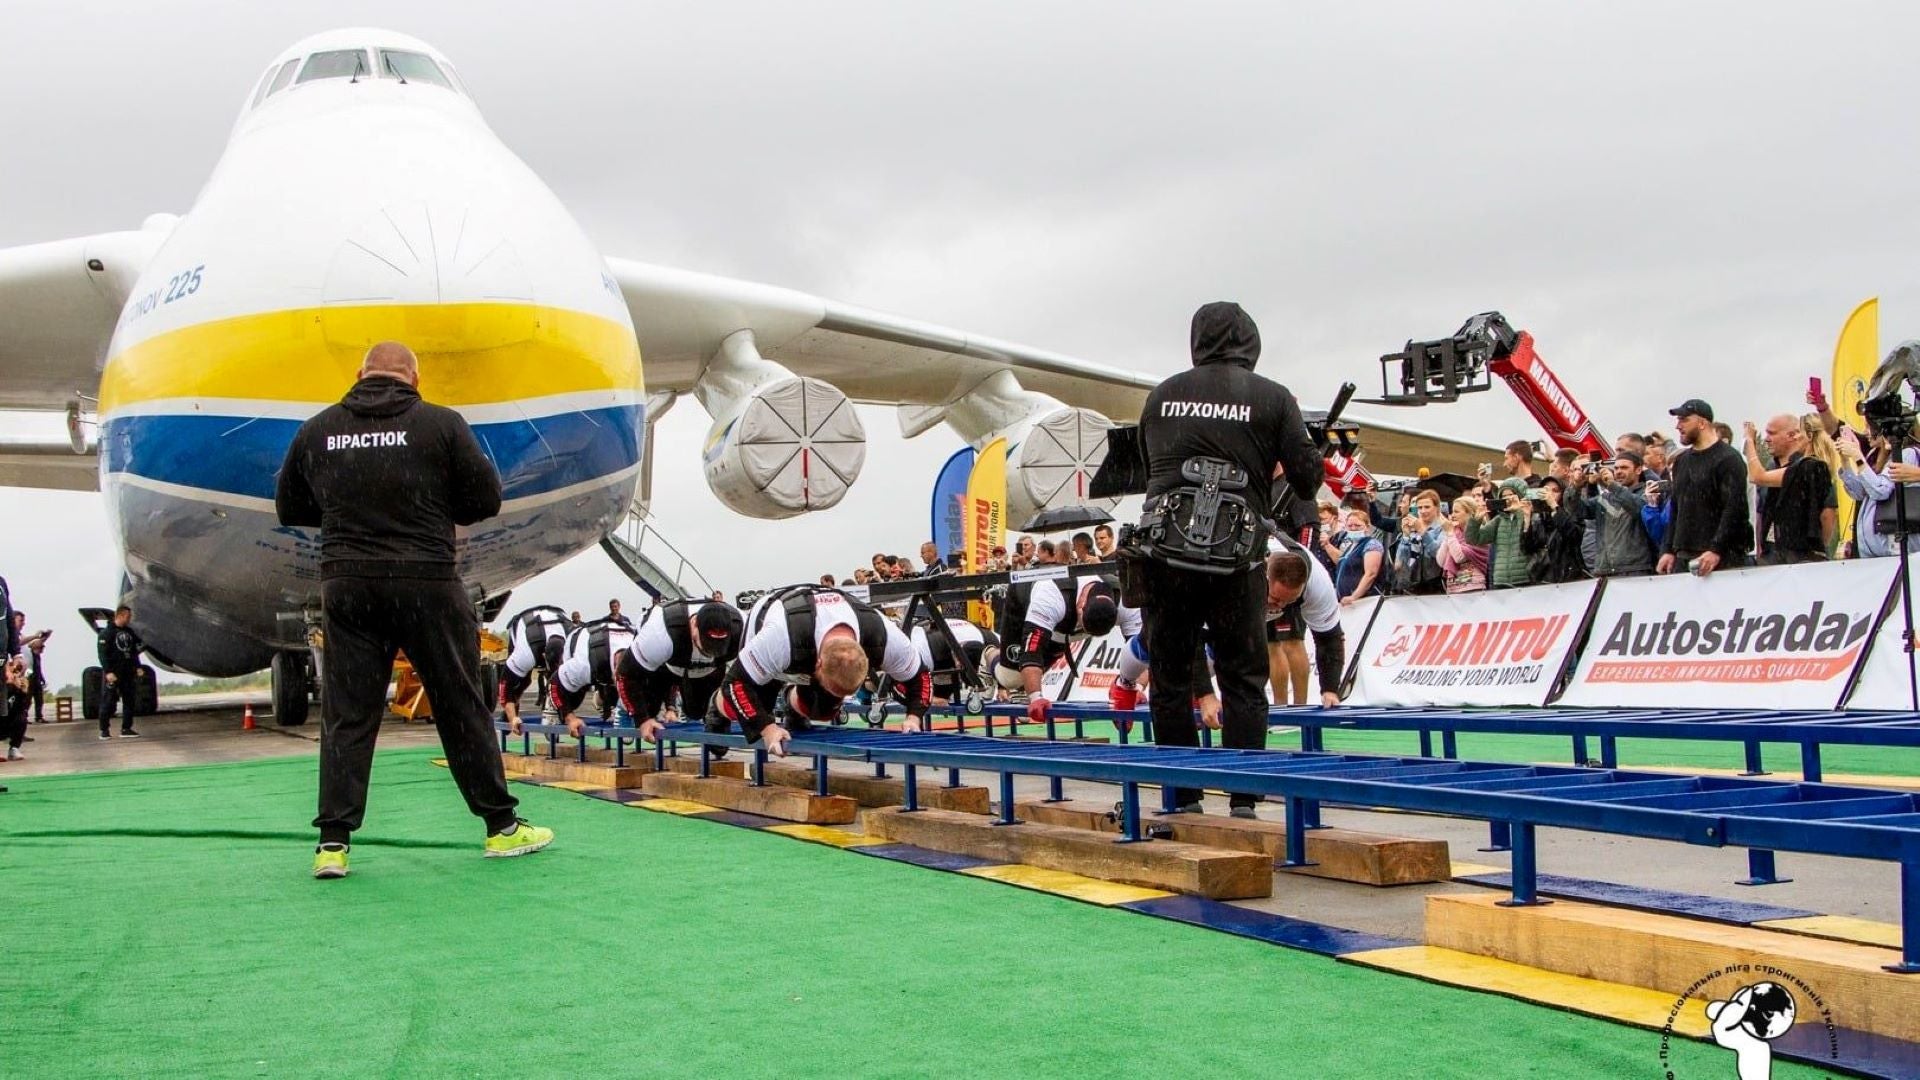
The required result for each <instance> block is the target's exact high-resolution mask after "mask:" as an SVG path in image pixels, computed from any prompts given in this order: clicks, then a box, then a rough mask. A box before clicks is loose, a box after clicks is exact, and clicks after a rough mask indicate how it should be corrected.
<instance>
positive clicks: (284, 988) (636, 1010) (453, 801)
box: [0, 751, 1817, 1080]
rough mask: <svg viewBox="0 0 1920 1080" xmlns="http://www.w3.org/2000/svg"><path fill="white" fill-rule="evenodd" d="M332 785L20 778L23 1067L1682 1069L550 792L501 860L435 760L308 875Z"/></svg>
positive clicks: (230, 773) (1463, 1004)
mask: <svg viewBox="0 0 1920 1080" xmlns="http://www.w3.org/2000/svg"><path fill="white" fill-rule="evenodd" d="M313 771H314V765H313V762H312V760H311V759H280V760H272V761H260V762H249V763H244V764H236V765H217V766H203V767H193V768H184V769H171V770H156V771H150V772H130V773H115V774H92V775H86V776H69V777H48V778H30V779H21V780H16V781H11V782H12V784H13V787H14V791H13V793H12V794H9V795H0V897H4V898H5V901H6V909H7V915H8V919H7V923H6V930H5V933H4V936H3V937H0V948H3V949H4V952H0V1002H4V1003H5V1008H4V1012H0V1075H4V1076H8V1077H33V1078H45V1077H69V1076H98V1077H146V1076H183V1077H195V1078H201V1077H228V1076H265V1077H332V1076H338V1077H372V1076H393V1077H415V1076H484V1077H495V1076H498V1077H546V1076H555V1077H560V1076H566V1077H572V1076H622V1077H628V1076H666V1077H757V1076H780V1077H796V1076H832V1077H849V1076H899V1077H921V1076H969V1077H1012V1076H1018V1077H1027V1076H1032V1077H1076V1076H1085V1077H1100V1078H1112V1077H1126V1076H1142V1077H1149V1076H1150V1077H1156V1078H1158V1077H1166V1076H1210V1077H1230V1076H1298V1077H1364V1078H1367V1080H1376V1078H1378V1077H1382V1076H1422V1077H1473V1078H1476V1080H1484V1078H1489V1077H1520V1076H1530V1077H1556V1078H1566V1077H1636V1076H1655V1075H1658V1069H1657V1053H1658V1043H1659V1038H1658V1036H1657V1035H1656V1034H1654V1033H1650V1032H1646V1031H1640V1030H1635V1029H1631V1028H1625V1027H1619V1026H1616V1025H1612V1024H1607V1023H1604V1022H1601V1021H1596V1020H1590V1019H1585V1018H1581V1017H1576V1016H1571V1015H1568V1014H1563V1013H1560V1012H1556V1011H1553V1010H1550V1009H1545V1008H1538V1007H1534V1006H1529V1005H1524V1004H1520V1003H1517V1002H1513V1001H1509V1000H1506V999H1503V998H1497V997H1491V996H1484V995H1478V994H1472V993H1468V992H1464V991H1459V990H1454V989H1450V988H1445V987H1439V986H1433V985H1428V984H1425V983H1421V982H1417V981H1414V980H1410V979H1404V978H1399V977H1396V976H1391V975H1386V974H1382V973H1378V972H1372V971H1366V970H1362V969H1359V968H1355V967H1352V966H1348V965H1342V964H1339V963H1336V962H1334V961H1331V960H1326V959H1322V958H1320V957H1316V956H1311V955H1308V954H1305V953H1298V952H1291V951H1287V950H1284V949H1280V948H1277V947H1274V946H1271V945H1266V944H1262V943H1259V942H1253V941H1248V940H1244V939H1238V938H1232V937H1228V936H1225V935H1222V934H1217V933H1214V932H1211V931H1206V930H1200V929H1195V928H1191V927H1186V926H1181V925H1176V924H1173V923H1167V922H1162V921H1158V920H1154V919H1150V918H1147V917H1144V916H1140V915H1135V914H1131V913H1127V912H1121V911H1112V910H1105V909H1100V908H1095V907H1090V906H1086V905H1082V904H1079V903H1075V902H1073V901H1069V900H1063V899H1059V898H1056V897H1051V896H1046V895H1042V894H1036V893H1030V892H1025V891H1022V890H1019V889H1013V888H1009V887H1006V886H1003V885H998V884H994V883H990V882H984V881H978V880H973V879H969V878H964V877H959V876H955V875H950V874H942V873H939V872H936V871H930V870H923V869H920V868H917V867H911V866H906V865H901V864H896V863H889V862H886V861H883V860H879V859H873V858H867V857H864V856H860V855H856V854H852V853H849V852H842V851H836V850H833V849H829V848H825V847H820V846H816V845H811V844H805V843H800V842H797V841H794V840H789V839H786V838H783V837H779V836H773V835H768V834H763V833H756V832H752V831H748V830H744V829H737V828H731V827H728V826H725V825H720V824H716V823H712V822H703V821H699V820H689V819H684V818H679V817H675V816H672V815H668V814H659V813H652V812H648V811H644V810H638V809H633V808H630V807H622V806H618V805H615V804H612V803H606V802H600V801H597V800H592V799H588V798H585V797H583V796H579V795H574V794H571V793H567V792H562V791H556V790H550V789H540V788H533V787H528V786H517V787H516V788H515V791H516V792H517V793H519V794H520V795H521V797H522V800H523V802H522V808H523V809H522V812H523V813H524V814H526V816H528V817H529V818H532V819H534V820H536V821H538V822H540V823H543V824H548V825H551V826H553V827H554V828H556V829H557V830H558V832H559V840H558V842H557V843H556V844H555V845H554V847H553V848H551V849H549V850H548V851H546V852H543V853H541V854H538V855H535V856H532V857H529V858H524V859H512V860H494V861H486V860H483V859H481V858H480V855H479V850H480V849H479V845H480V839H481V835H480V829H479V827H478V825H477V824H476V823H475V822H474V821H473V820H472V819H471V818H468V817H467V816H466V814H465V811H464V809H463V807H462V805H461V803H460V800H459V798H458V796H457V795H456V793H455V791H454V788H453V784H452V782H451V781H450V780H449V778H448V776H447V774H446V772H445V771H443V770H441V769H438V768H435V767H433V766H432V765H431V764H429V762H428V755H427V754H426V753H422V752H417V751H403V752H394V753H388V754H383V755H381V757H380V759H379V764H378V767H377V768H376V770H375V773H374V787H373V795H372V801H371V810H370V818H369V828H368V829H367V830H366V831H365V832H364V833H363V834H362V835H361V837H360V841H359V843H358V844H356V846H355V848H354V851H353V876H352V877H350V878H348V879H347V880H345V881H339V882H315V881H313V880H311V879H310V878H309V877H308V876H307V869H308V863H309V860H310V858H311V851H312V848H311V844H312V840H311V836H310V834H309V832H308V831H307V829H306V828H305V822H306V820H307V819H308V817H309V816H310V815H311V813H312V805H313V785H314V776H313ZM1680 1054H1681V1059H1680V1060H1681V1063H1682V1064H1683V1065H1684V1066H1686V1067H1687V1068H1686V1071H1683V1072H1682V1075H1698V1076H1719V1075H1731V1062H1730V1061H1728V1060H1722V1059H1723V1058H1724V1057H1725V1052H1724V1051H1721V1050H1718V1049H1716V1048H1713V1047H1709V1046H1704V1045H1698V1044H1692V1043H1688V1044H1686V1045H1684V1046H1682V1047H1680ZM1774 1075H1775V1076H1778V1077H1805V1076H1813V1075H1817V1074H1816V1073H1814V1072H1813V1071H1810V1070H1803V1069H1798V1068H1795V1067H1790V1066H1787V1065H1776V1066H1775V1073H1774Z"/></svg>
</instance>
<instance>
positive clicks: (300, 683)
mask: <svg viewBox="0 0 1920 1080" xmlns="http://www.w3.org/2000/svg"><path fill="white" fill-rule="evenodd" d="M271 671H272V674H273V719H274V722H275V723H278V724H279V725H280V726H281V727H299V726H300V725H302V724H304V723H306V722H307V710H308V708H309V706H310V705H311V704H312V701H313V683H314V678H313V667H312V664H311V661H310V657H309V655H308V653H307V652H306V651H305V650H300V651H294V650H287V651H285V652H277V653H274V654H273V664H272V667H271Z"/></svg>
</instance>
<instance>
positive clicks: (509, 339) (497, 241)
mask: <svg viewBox="0 0 1920 1080" xmlns="http://www.w3.org/2000/svg"><path fill="white" fill-rule="evenodd" d="M510 220H511V218H510V217H509V216H508V215H507V214H505V213H503V212H501V211H499V210H498V209H496V208H491V207H484V206H477V205H473V204H471V203H467V202H462V201H458V200H454V201H431V200H426V199H413V200H407V201H403V202H396V203H392V204H389V205H387V206H384V207H382V208H381V209H380V210H378V211H377V212H375V213H373V214H370V215H368V216H367V217H366V218H365V219H363V220H362V221H361V222H360V223H359V225H357V226H356V227H354V228H353V229H352V230H351V231H349V233H348V234H347V237H346V239H345V240H344V241H342V242H341V243H340V245H339V246H338V247H337V248H336V249H335V250H334V253H333V258H332V259H331V261H330V262H329V263H328V265H327V271H326V279H325V281H324V283H323V285H322V287H321V308H322V319H323V322H324V323H325V324H326V330H327V336H328V338H329V340H330V341H332V342H333V343H335V344H337V345H340V346H343V347H350V348H364V347H365V346H366V345H368V344H370V343H371V342H369V341H367V340H366V339H367V338H368V337H369V336H370V331H372V329H373V328H372V327H371V326H370V325H369V321H368V319H367V318H366V316H367V315H368V314H370V313H371V312H372V311H376V310H377V311H383V312H388V313H391V312H393V311H394V310H395V309H396V308H397V309H400V310H403V311H404V310H406V309H410V308H420V309H424V308H426V307H428V306H434V307H441V308H442V310H441V313H440V316H441V317H436V318H433V319H430V320H423V321H422V323H423V324H422V325H417V326H410V327H409V329H410V330H411V331H413V332H412V333H411V334H410V335H409V341H408V344H410V345H412V346H413V348H414V349H415V350H416V351H420V350H458V351H464V350H471V349H476V348H490V347H497V346H501V345H507V344H512V343H514V342H517V341H524V340H526V339H527V338H528V337H529V336H531V334H532V333H533V330H534V326H533V314H532V311H531V305H532V304H533V303H534V300H535V297H534V290H533V276H532V274H531V273H529V271H528V269H527V267H526V263H525V261H524V260H523V259H522V257H521V255H520V252H519V250H518V249H517V247H516V245H515V243H514V239H513V237H512V235H511V234H510V232H509V230H508V229H507V223H508V222H509V221H510ZM480 304H484V305H489V307H488V308H486V309H474V317H473V318H472V319H457V320H451V321H449V320H448V319H446V318H445V317H444V316H445V314H446V310H445V308H444V305H480ZM516 313H517V314H516ZM374 321H375V323H377V324H378V325H380V327H381V329H380V330H379V331H378V332H379V333H382V334H386V333H390V332H391V330H390V329H389V327H390V326H391V320H390V319H388V318H379V319H377V320H374ZM426 324H431V325H426ZM436 339H445V340H436Z"/></svg>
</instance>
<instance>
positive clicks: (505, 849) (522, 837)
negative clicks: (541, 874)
mask: <svg viewBox="0 0 1920 1080" xmlns="http://www.w3.org/2000/svg"><path fill="white" fill-rule="evenodd" d="M551 843H553V830H552V829H543V828H541V827H540V826H538V825H529V824H527V823H526V822H524V821H516V822H514V823H513V828H511V829H508V830H507V831H506V832H503V833H495V834H494V835H492V836H489V837H487V858H489V859H511V858H513V857H514V856H515V855H531V854H533V853H534V852H536V851H539V850H540V849H541V848H543V847H546V846H547V845H548V844H551Z"/></svg>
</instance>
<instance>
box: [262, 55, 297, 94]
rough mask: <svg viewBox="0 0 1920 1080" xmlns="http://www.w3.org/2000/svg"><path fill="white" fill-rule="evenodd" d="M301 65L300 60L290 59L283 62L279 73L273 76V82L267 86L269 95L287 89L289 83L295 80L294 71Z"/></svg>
mask: <svg viewBox="0 0 1920 1080" xmlns="http://www.w3.org/2000/svg"><path fill="white" fill-rule="evenodd" d="M299 67H300V61H298V60H289V61H287V62H286V63H284V64H281V65H280V72H279V74H277V75H275V76H274V77H273V82H272V83H271V84H269V85H268V87H267V97H272V96H273V95H275V94H277V93H279V92H280V91H282V90H285V89H286V88H287V84H288V83H290V82H292V81H293V73H294V71H295V70H296V69H298V68H299Z"/></svg>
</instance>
